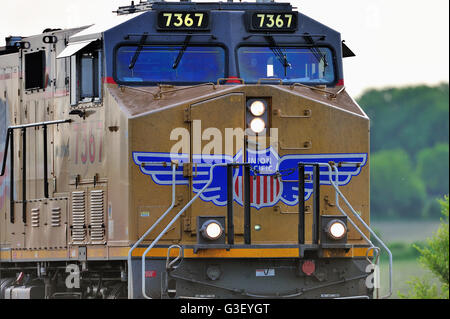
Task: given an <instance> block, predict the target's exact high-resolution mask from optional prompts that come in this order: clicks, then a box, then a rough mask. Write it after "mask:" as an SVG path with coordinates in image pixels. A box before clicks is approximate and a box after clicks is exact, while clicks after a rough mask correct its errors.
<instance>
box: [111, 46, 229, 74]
mask: <svg viewBox="0 0 450 319" xmlns="http://www.w3.org/2000/svg"><path fill="white" fill-rule="evenodd" d="M181 49H182V47H181V46H147V47H144V48H142V50H141V51H140V53H139V55H138V58H137V60H136V63H135V65H134V67H133V68H132V69H130V64H132V61H133V57H135V53H136V50H137V47H136V46H127V47H121V48H119V50H118V51H117V62H116V63H117V65H116V67H117V68H116V71H117V78H118V80H119V81H121V82H153V83H177V82H178V83H183V82H184V83H196V82H199V83H203V82H216V81H217V79H219V78H223V77H225V51H224V49H222V48H220V47H188V48H186V50H185V52H184V53H183V54H181V55H180V50H181ZM180 58H181V59H180ZM177 59H178V60H179V63H178V66H177V67H176V68H174V65H175V64H176V63H175V62H176V61H177Z"/></svg>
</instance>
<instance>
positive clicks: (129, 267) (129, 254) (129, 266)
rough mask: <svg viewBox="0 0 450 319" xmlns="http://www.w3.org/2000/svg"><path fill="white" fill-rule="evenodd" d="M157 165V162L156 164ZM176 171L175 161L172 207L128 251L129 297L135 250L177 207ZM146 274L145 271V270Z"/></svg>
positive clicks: (130, 294)
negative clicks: (132, 260)
mask: <svg viewBox="0 0 450 319" xmlns="http://www.w3.org/2000/svg"><path fill="white" fill-rule="evenodd" d="M157 164H160V165H163V164H161V163H157ZM155 165H156V164H155ZM176 171H177V165H176V164H175V163H172V204H171V205H170V207H169V208H168V209H167V210H166V212H165V213H164V214H162V215H161V217H159V219H158V220H157V221H156V222H155V223H154V224H153V225H152V227H150V228H149V229H148V230H147V231H146V232H145V234H144V235H142V236H141V238H139V240H138V241H137V242H136V243H135V244H134V245H133V247H131V249H130V251H129V252H128V258H127V260H128V299H133V280H132V279H133V267H132V265H131V258H132V253H133V251H134V250H135V249H136V248H137V246H139V244H140V243H141V242H142V241H143V240H144V239H145V238H146V237H147V236H148V235H149V234H150V233H151V232H152V231H153V229H155V227H156V226H157V225H158V224H159V223H160V222H161V221H162V220H163V219H164V218H165V217H166V216H167V214H168V213H169V212H170V211H171V210H172V209H173V208H174V207H175V198H176V196H175V190H176V188H175V186H176ZM144 276H145V272H144Z"/></svg>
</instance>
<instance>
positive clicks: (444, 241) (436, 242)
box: [399, 196, 449, 299]
mask: <svg viewBox="0 0 450 319" xmlns="http://www.w3.org/2000/svg"><path fill="white" fill-rule="evenodd" d="M440 203H441V207H442V215H444V218H443V219H441V225H440V227H439V229H438V231H437V232H436V233H435V234H434V236H433V237H432V238H431V239H428V240H427V245H426V246H425V247H423V248H420V247H417V246H415V248H416V249H417V250H418V251H419V252H420V254H421V256H420V257H419V262H420V263H421V264H422V265H423V266H424V267H425V268H427V269H429V270H430V271H431V273H432V274H433V275H434V276H435V277H436V278H437V279H438V280H439V281H440V283H441V289H440V291H439V289H438V288H437V285H436V284H431V283H430V281H429V279H428V278H417V277H416V278H413V279H412V280H411V281H409V282H408V284H409V286H410V288H411V289H410V291H409V292H408V294H407V295H403V294H399V295H400V297H402V298H409V299H430V298H433V299H436V298H446V299H448V298H449V229H448V217H449V216H448V215H449V203H448V196H446V197H445V198H444V200H441V201H440Z"/></svg>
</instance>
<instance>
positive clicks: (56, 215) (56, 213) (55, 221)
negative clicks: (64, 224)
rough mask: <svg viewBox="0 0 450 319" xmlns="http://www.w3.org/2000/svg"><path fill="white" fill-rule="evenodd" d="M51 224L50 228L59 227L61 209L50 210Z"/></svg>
mask: <svg viewBox="0 0 450 319" xmlns="http://www.w3.org/2000/svg"><path fill="white" fill-rule="evenodd" d="M51 218H52V220H51V224H52V227H59V226H61V207H55V208H52V216H51Z"/></svg>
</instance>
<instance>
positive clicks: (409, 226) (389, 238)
mask: <svg viewBox="0 0 450 319" xmlns="http://www.w3.org/2000/svg"><path fill="white" fill-rule="evenodd" d="M372 227H374V228H375V229H376V230H377V231H378V232H379V233H380V235H381V239H382V240H383V241H384V242H385V243H386V244H387V245H388V246H389V245H393V244H394V245H395V246H401V245H402V244H404V246H405V247H409V246H410V245H412V243H413V242H425V241H426V239H427V238H430V237H431V236H433V233H434V232H435V231H437V229H438V228H439V221H431V222H429V221H427V222H424V221H406V222H402V221H389V222H374V223H372ZM411 251H414V249H409V252H407V253H405V252H404V251H402V250H401V249H399V250H398V251H394V250H393V293H392V297H391V298H400V296H399V292H400V293H402V294H407V292H408V290H409V286H408V284H407V281H410V280H411V279H412V278H413V277H423V276H428V277H429V278H430V281H431V282H432V283H439V282H438V281H437V280H435V279H433V278H432V274H431V272H430V271H428V270H427V269H425V268H423V267H422V266H421V265H420V264H419V262H418V261H417V259H416V257H405V256H408V255H410V252H411ZM381 286H382V290H381V292H380V295H386V294H387V292H388V286H389V265H388V258H387V254H384V253H383V254H382V257H381Z"/></svg>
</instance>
